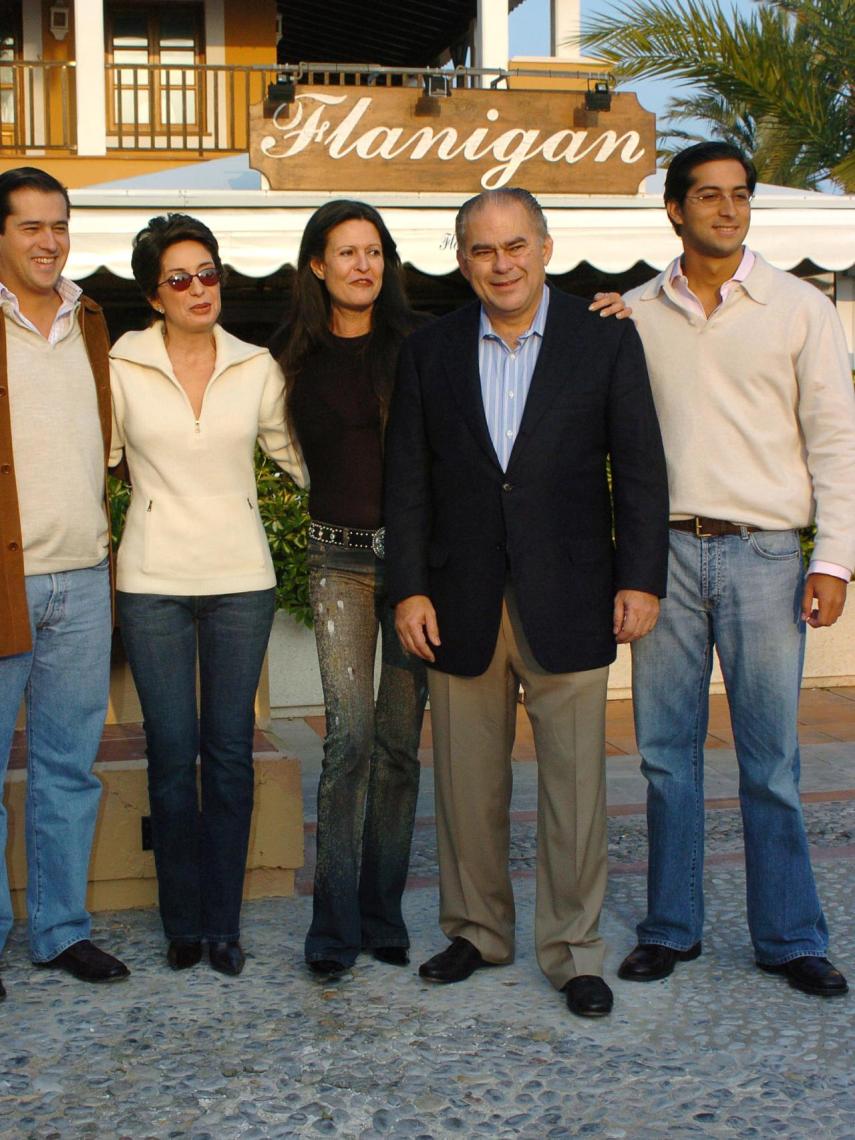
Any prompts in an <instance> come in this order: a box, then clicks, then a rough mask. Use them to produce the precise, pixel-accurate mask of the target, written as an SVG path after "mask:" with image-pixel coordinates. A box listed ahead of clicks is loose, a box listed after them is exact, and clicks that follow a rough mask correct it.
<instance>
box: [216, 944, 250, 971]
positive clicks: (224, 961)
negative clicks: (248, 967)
mask: <svg viewBox="0 0 855 1140" xmlns="http://www.w3.org/2000/svg"><path fill="white" fill-rule="evenodd" d="M208 961H209V962H210V963H211V969H212V970H216V971H217V973H218V974H228V975H229V977H230V978H236V977H237V976H238V974H239V973H240V972H241V970H242V969H243V967H244V964H245V963H246V955H245V954H244V952H243V950H242V949H241V945H240V943H239V942H209V943H208Z"/></svg>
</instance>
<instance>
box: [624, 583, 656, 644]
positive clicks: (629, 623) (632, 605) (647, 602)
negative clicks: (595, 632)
mask: <svg viewBox="0 0 855 1140" xmlns="http://www.w3.org/2000/svg"><path fill="white" fill-rule="evenodd" d="M658 617H659V599H658V598H657V597H656V595H655V594H645V593H644V592H643V591H642V590H618V592H617V593H616V594H615V608H614V627H613V628H614V635H615V640H616V641H617V643H618V645H624V644H625V643H626V642H628V641H638V639H639V638H640V637H644V635H645V634H646V633H650V631H651V629H653V627H654V625H656V621H657V619H658Z"/></svg>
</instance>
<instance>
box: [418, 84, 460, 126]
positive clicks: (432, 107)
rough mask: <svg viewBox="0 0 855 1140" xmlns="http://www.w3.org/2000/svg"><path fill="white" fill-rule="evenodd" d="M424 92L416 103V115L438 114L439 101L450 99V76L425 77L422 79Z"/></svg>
mask: <svg viewBox="0 0 855 1140" xmlns="http://www.w3.org/2000/svg"><path fill="white" fill-rule="evenodd" d="M423 82H424V90H423V92H422V94H421V96H420V97H419V99H418V101H417V103H416V114H417V115H433V116H436V115H438V114H439V107H440V103H439V101H440V99H450V98H451V90H452V85H451V76H449V75H426V76H425V77H424V80H423Z"/></svg>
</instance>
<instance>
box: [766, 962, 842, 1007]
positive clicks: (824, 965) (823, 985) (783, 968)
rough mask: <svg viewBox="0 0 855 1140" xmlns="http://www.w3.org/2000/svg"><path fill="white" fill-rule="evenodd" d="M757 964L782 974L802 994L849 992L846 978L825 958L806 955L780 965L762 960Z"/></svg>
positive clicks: (840, 994)
mask: <svg viewBox="0 0 855 1140" xmlns="http://www.w3.org/2000/svg"><path fill="white" fill-rule="evenodd" d="M757 965H758V966H759V967H760V969H761V970H765V971H766V973H767V974H783V975H784V977H785V978H786V979H787V981H788V982H789V983H790V985H791V986H793V987H794V988H795V989H797V990H801V992H802V993H803V994H813V995H814V996H815V997H843V995H844V994H846V993H848V992H849V986H848V985H847V984H846V979H845V978H844V976H843V975H842V974H841V973H840V971H839V970H838V969H837V968H836V967H835V966H833V965H832V963H831V962H829V960H828V959H827V958H819V957H814V956H813V955H806V956H805V957H803V958H793V959H792V960H791V961H789V962H782V963H781V965H780V966H768V965H766V964H765V963H764V962H758V963H757Z"/></svg>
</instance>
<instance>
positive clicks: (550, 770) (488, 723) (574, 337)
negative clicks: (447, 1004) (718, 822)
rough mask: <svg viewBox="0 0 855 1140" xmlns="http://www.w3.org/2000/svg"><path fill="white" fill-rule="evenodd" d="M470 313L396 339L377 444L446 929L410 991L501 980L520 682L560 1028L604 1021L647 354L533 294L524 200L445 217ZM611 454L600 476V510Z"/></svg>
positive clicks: (659, 509)
mask: <svg viewBox="0 0 855 1140" xmlns="http://www.w3.org/2000/svg"><path fill="white" fill-rule="evenodd" d="M457 241H458V254H457V256H458V262H459V265H460V268H461V271H462V272H463V274H464V276H465V277H466V278H467V280H468V281H469V283H470V284H471V286H472V288H473V289H474V291H475V293H476V294H477V296H478V298H479V301H480V303H476V304H473V305H470V306H467V307H466V308H463V309H461V310H459V311H457V312H455V313H452V314H450V315H449V316H447V317H444V318H443V319H441V320H440V321H438V322H435V323H434V324H432V325H430V326H428V327H426V328H424V329H421V330H419V331H417V332H416V333H414V334H413V335H412V336H411V337H410V338H409V339H408V340H407V342H406V343H405V345H404V348H403V352H402V357H401V364H400V370H399V376H398V382H397V387H396V392H395V396H394V399H393V406H392V412H391V418H390V423H389V432H388V437H387V486H386V525H387V540H386V541H387V567H388V576H389V578H388V580H389V587H390V595H391V600H392V602H393V603H394V604H395V605H396V624H397V628H398V633H399V636H400V638H401V641H402V644H403V645H404V648H405V649H407V650H408V651H409V652H411V653H414V654H416V655H418V656H420V657H422V658H424V659H425V660H426V661H428V662H429V663H430V665H431V666H432V668H431V670H430V693H431V719H432V726H433V741H434V763H435V778H436V791H437V832H438V845H439V862H440V925H441V926H442V929H443V930H444V932H445V933H446V935H447V936H448V937H449V938H450V939H451V944H450V946H449V947H448V948H447V949H446V950H444V951H443V952H442V953H440V954H438V955H436V956H435V957H434V958H431V959H430V960H429V961H428V962H426V963H424V964H423V965H422V967H421V969H420V971H419V972H420V974H421V975H422V977H424V978H426V979H429V980H432V981H436V982H457V981H462V980H463V979H464V978H467V977H469V975H470V974H471V973H472V972H473V971H474V970H476V969H478V968H480V967H481V966H486V965H502V964H504V963H507V962H510V961H511V960H512V958H513V953H514V904H513V893H512V889H511V882H510V877H509V874H508V842H509V804H510V795H511V748H512V745H513V738H514V725H515V707H516V693H517V688H518V683H519V682H522V685H523V687H524V689H525V694H526V706H527V709H528V713H529V716H530V718H531V721H532V725H533V729H534V738H535V747H536V750H537V760H538V766H539V796H538V867H537V908H536V919H535V940H536V945H537V956H538V962H539V964H540V967H541V969H542V970H543V972H544V973H545V974H546V976H547V978H548V979H549V981H550V982H552V984H553V985H554V986H555V987H556V989H559V990H562V991H563V992H564V993H565V994H566V998H567V1004H568V1006H569V1008H570V1009H571V1011H573V1012H574V1013H577V1014H579V1015H582V1016H588V1017H597V1016H603V1015H605V1014H607V1013H609V1012H610V1010H611V1008H612V994H611V991H610V989H609V987H608V986H607V985H606V984H605V982H604V981H603V979H602V965H603V943H602V939H601V937H600V934H599V930H598V923H599V915H600V910H601V908H602V902H603V896H604V893H605V885H606V820H605V779H604V774H605V700H606V682H607V676H608V666H609V664H610V662H611V661H613V660H614V657H615V645H616V642H629V641H633V640H635V639H636V638H639V637H643V636H644V634H646V633H647V632H649V630H650V629H652V628H653V625H654V624H655V622H656V617H657V614H658V608H659V602H658V598H659V597H660V596H661V595H662V594H663V593H664V588H665V577H666V563H667V549H668V531H667V527H668V496H667V484H666V476H665V464H664V458H663V454H662V443H661V439H660V435H659V427H658V424H657V421H656V415H655V411H654V408H653V402H652V398H651V395H650V389H649V386H648V380H647V372H646V369H645V365H644V356H643V354H642V350H641V344H640V341H639V339H638V336H637V334H636V333H635V330H634V328H633V327H632V325H631V323H630V322H627V321H616V320H601V319H600V317H598V316H597V315H595V314H593V313H591V312H590V311H589V310H588V307H587V304H586V303H585V302H584V301H580V300H578V299H577V298H574V297H569V296H567V295H566V294H563V293H560V292H558V291H556V290H554V289H552V288H551V287H547V285H546V283H545V279H546V266H547V264H548V262H549V258H550V255H551V253H552V240H551V238H550V237H549V234H548V232H547V228H546V222H545V219H544V216H543V213H542V211H541V209H540V206H539V205H538V203H537V201H536V200H535V199H534V198H533V197H532V195H530V194H529V193H528V192H527V191H524V190H511V189H505V190H499V191H488V192H485V193H483V194H480V195H478V197H476V198H474V199H471V200H470V201H469V202H467V203H466V204H465V205H464V206H463V207H462V208H461V210H460V213H459V214H458V219H457ZM607 457H610V458H611V471H612V479H613V486H612V490H611V494H610V490H609V484H608V478H607V465H606V459H607Z"/></svg>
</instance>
